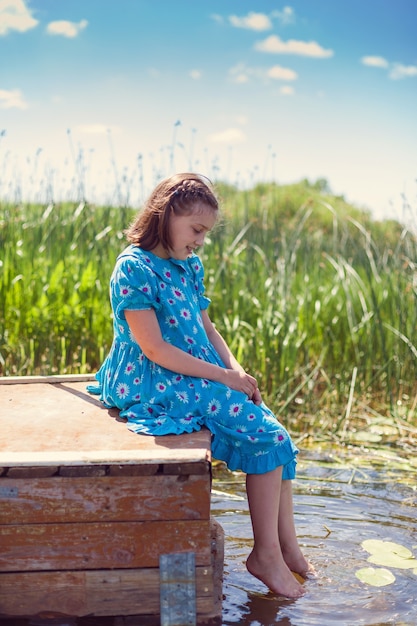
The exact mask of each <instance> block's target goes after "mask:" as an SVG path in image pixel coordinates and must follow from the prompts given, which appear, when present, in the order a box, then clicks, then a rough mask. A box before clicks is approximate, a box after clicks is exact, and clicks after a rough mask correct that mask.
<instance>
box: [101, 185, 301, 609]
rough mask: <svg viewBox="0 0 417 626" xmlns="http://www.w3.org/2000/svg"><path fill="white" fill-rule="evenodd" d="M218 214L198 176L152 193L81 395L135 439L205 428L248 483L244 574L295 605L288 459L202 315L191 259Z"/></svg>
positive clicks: (197, 266)
mask: <svg viewBox="0 0 417 626" xmlns="http://www.w3.org/2000/svg"><path fill="white" fill-rule="evenodd" d="M217 215H218V202H217V199H216V196H215V194H214V192H213V190H212V189H211V187H210V184H209V182H208V181H206V180H205V179H204V178H203V177H202V176H199V175H197V174H192V173H187V174H177V175H175V176H172V177H170V178H167V179H166V180H164V181H162V182H161V183H159V185H158V186H157V187H156V188H155V190H154V191H153V193H152V194H151V196H150V198H149V199H148V201H147V203H146V204H145V207H144V209H143V211H141V212H140V213H139V215H138V217H137V218H136V220H135V221H134V222H133V224H132V225H131V226H130V228H129V229H128V230H127V231H126V234H127V238H128V240H129V241H130V244H131V245H129V246H128V247H127V248H126V249H125V250H124V252H122V253H121V254H120V256H119V257H118V259H117V262H116V266H115V268H114V271H113V274H112V277H111V281H110V296H111V303H112V309H113V314H114V324H113V326H114V339H113V344H112V347H111V350H110V353H109V355H108V356H107V358H106V359H105V361H104V363H103V365H102V366H101V368H100V370H99V372H98V373H97V375H96V378H97V380H98V381H99V385H98V387H92V388H90V389H89V390H90V391H91V392H93V393H97V394H100V399H101V401H102V402H103V403H104V404H105V406H106V407H117V408H119V409H120V416H121V417H125V418H127V420H128V427H129V428H130V429H131V430H132V431H134V432H136V433H143V434H147V435H166V434H180V433H184V432H191V431H193V430H199V429H200V428H201V427H202V426H205V427H206V428H208V429H209V430H210V431H211V433H212V452H213V456H214V458H216V459H220V460H223V461H225V462H226V464H227V466H228V467H229V469H231V470H238V469H239V470H242V471H243V472H245V473H246V474H247V477H246V489H247V495H248V502H249V510H250V514H251V521H252V528H253V534H254V546H253V550H252V552H251V554H250V555H249V558H248V560H247V562H246V566H247V569H248V570H249V572H250V573H251V574H252V575H254V576H256V577H257V578H258V579H260V580H261V581H262V582H263V583H264V584H265V585H267V586H268V587H269V588H270V589H271V590H272V591H273V592H275V593H277V594H280V595H282V596H286V597H289V598H298V597H300V596H301V595H302V594H303V588H302V586H301V585H300V583H299V582H298V581H297V580H296V578H295V577H294V576H293V574H292V573H291V572H296V573H298V574H300V575H301V576H305V575H306V573H307V571H308V569H309V565H308V562H307V561H306V559H305V558H304V556H303V555H302V553H301V550H300V548H299V546H298V542H297V538H296V534H295V527H294V519H293V503H292V487H291V480H290V479H292V478H294V476H295V466H296V460H295V458H296V454H297V452H298V450H297V449H296V447H295V446H294V445H293V443H292V441H291V439H290V437H289V435H288V433H287V431H286V430H285V428H284V427H283V426H282V425H281V424H280V423H279V422H278V421H277V419H276V418H275V416H274V415H273V414H272V412H271V411H270V410H269V409H268V408H267V407H266V406H265V404H263V402H262V399H261V394H260V392H259V389H258V386H257V382H256V380H255V378H254V377H253V376H251V375H250V374H248V373H247V372H245V370H244V369H243V367H241V365H239V363H238V362H237V361H236V359H235V358H234V356H233V355H232V353H231V351H230V350H229V348H228V346H227V344H226V342H225V341H224V339H223V338H222V337H221V335H220V334H219V333H218V331H217V330H216V329H215V327H214V326H213V324H212V322H211V320H210V318H209V315H208V313H207V308H208V305H209V303H210V300H209V299H208V298H207V297H206V296H205V295H204V285H203V275H204V272H203V266H202V264H201V261H200V259H199V257H198V256H197V255H196V254H195V250H196V249H197V248H199V247H200V246H202V245H203V243H204V239H205V237H206V235H207V233H209V232H210V231H211V229H212V228H213V226H214V225H215V223H216V220H217Z"/></svg>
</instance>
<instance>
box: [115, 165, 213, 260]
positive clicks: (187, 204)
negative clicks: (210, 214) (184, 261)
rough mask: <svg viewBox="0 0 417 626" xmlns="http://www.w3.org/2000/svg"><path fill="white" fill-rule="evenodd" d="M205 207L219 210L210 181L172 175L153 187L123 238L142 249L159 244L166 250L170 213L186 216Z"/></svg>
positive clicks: (197, 177) (183, 175)
mask: <svg viewBox="0 0 417 626" xmlns="http://www.w3.org/2000/svg"><path fill="white" fill-rule="evenodd" d="M207 207H211V208H212V209H213V211H217V210H218V208H219V203H218V200H217V198H216V195H215V193H214V190H213V188H212V185H211V182H210V181H209V180H208V179H207V178H205V177H204V176H201V175H200V174H194V173H184V174H174V176H170V177H169V178H166V179H165V180H163V181H161V182H160V183H159V184H158V185H157V186H156V187H155V189H154V190H153V192H152V193H151V195H150V196H149V198H148V200H147V201H146V203H145V205H144V207H143V209H142V210H141V211H140V212H139V213H138V215H137V216H136V218H135V220H134V221H133V222H132V224H131V225H130V226H129V228H128V229H127V230H126V231H125V234H126V237H127V239H128V241H129V242H130V243H133V244H136V245H138V246H140V247H141V248H143V249H144V250H152V249H153V248H155V247H156V246H157V245H158V244H159V243H161V244H162V246H163V247H164V248H165V249H166V250H169V249H170V248H171V241H170V236H169V217H170V214H171V212H173V213H174V214H175V215H188V214H190V213H191V212H192V211H195V210H197V211H198V210H204V209H205V208H207Z"/></svg>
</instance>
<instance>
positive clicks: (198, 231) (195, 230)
mask: <svg viewBox="0 0 417 626" xmlns="http://www.w3.org/2000/svg"><path fill="white" fill-rule="evenodd" d="M193 231H194V232H195V234H196V235H199V234H200V233H201V232H202V231H201V230H197V229H196V228H193Z"/></svg>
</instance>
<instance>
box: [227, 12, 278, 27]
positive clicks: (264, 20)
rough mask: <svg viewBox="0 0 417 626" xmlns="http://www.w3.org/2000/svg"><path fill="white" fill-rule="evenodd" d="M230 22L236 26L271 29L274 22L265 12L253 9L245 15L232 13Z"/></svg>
mask: <svg viewBox="0 0 417 626" xmlns="http://www.w3.org/2000/svg"><path fill="white" fill-rule="evenodd" d="M229 22H230V23H231V24H232V26H235V28H248V29H249V30H257V31H261V30H271V28H272V22H271V20H270V18H269V17H268V16H267V15H265V13H255V12H253V11H251V12H250V13H248V14H247V15H246V16H245V17H238V16H237V15H230V16H229Z"/></svg>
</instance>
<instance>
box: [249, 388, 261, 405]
mask: <svg viewBox="0 0 417 626" xmlns="http://www.w3.org/2000/svg"><path fill="white" fill-rule="evenodd" d="M251 400H252V402H253V403H254V404H262V396H261V392H260V391H259V389H258V387H256V389H255V391H254V393H253V396H252V398H251Z"/></svg>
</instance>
